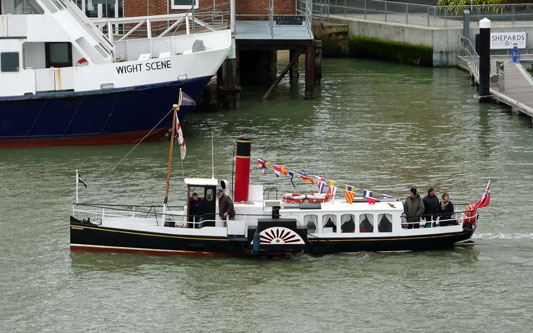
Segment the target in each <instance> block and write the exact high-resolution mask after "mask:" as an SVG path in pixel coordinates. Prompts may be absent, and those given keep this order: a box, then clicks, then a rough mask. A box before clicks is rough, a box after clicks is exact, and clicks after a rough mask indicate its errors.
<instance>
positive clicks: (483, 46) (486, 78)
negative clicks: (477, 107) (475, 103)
mask: <svg viewBox="0 0 533 333" xmlns="http://www.w3.org/2000/svg"><path fill="white" fill-rule="evenodd" d="M479 44H480V45H479V102H480V103H487V102H490V101H491V96H490V20H489V19H488V18H484V19H482V20H480V21H479Z"/></svg>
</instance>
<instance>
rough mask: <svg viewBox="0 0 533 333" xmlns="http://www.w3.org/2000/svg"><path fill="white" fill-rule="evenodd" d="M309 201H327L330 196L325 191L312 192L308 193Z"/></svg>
mask: <svg viewBox="0 0 533 333" xmlns="http://www.w3.org/2000/svg"><path fill="white" fill-rule="evenodd" d="M307 200H309V202H327V201H328V200H329V197H328V196H327V195H326V194H323V193H311V194H308V195H307Z"/></svg>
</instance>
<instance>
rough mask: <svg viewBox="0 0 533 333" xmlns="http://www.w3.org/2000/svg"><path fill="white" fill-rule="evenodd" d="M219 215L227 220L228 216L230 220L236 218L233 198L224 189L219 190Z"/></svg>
mask: <svg viewBox="0 0 533 333" xmlns="http://www.w3.org/2000/svg"><path fill="white" fill-rule="evenodd" d="M217 196H218V215H219V216H220V218H221V219H223V220H225V219H226V218H227V217H228V216H229V219H230V220H234V219H235V208H233V200H231V198H230V197H228V196H227V195H226V194H224V191H223V190H218V192H217Z"/></svg>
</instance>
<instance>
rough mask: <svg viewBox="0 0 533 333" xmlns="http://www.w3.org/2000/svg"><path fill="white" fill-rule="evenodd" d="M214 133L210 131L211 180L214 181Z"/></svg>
mask: <svg viewBox="0 0 533 333" xmlns="http://www.w3.org/2000/svg"><path fill="white" fill-rule="evenodd" d="M214 145H215V133H214V132H213V130H211V178H212V179H215V148H214Z"/></svg>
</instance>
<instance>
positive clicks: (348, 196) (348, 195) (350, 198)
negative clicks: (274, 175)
mask: <svg viewBox="0 0 533 333" xmlns="http://www.w3.org/2000/svg"><path fill="white" fill-rule="evenodd" d="M348 187H351V186H346V190H345V191H344V196H345V197H346V202H347V203H349V204H352V203H353V199H354V198H355V192H352V191H348Z"/></svg>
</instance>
